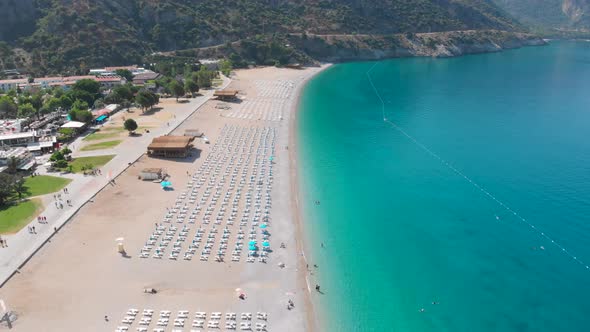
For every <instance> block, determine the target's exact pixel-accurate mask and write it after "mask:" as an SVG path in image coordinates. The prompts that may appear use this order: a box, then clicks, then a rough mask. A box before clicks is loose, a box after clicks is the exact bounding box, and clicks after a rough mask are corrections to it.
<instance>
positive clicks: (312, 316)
mask: <svg viewBox="0 0 590 332" xmlns="http://www.w3.org/2000/svg"><path fill="white" fill-rule="evenodd" d="M331 66H332V64H323V65H322V66H321V68H320V70H318V71H317V72H315V73H314V74H313V75H310V76H308V77H306V78H305V79H304V80H303V82H301V83H299V84H298V85H297V88H296V90H295V93H294V94H293V100H292V101H291V105H290V113H289V145H288V146H289V181H290V186H291V188H290V196H291V197H290V201H291V202H290V207H291V211H292V215H293V217H294V220H293V223H294V226H295V234H296V236H295V240H296V245H297V252H298V253H301V254H300V255H298V259H297V269H298V271H299V273H298V277H297V279H298V280H297V282H298V284H299V285H300V287H301V288H302V289H304V288H307V293H305V295H304V301H305V304H304V305H305V307H306V310H305V314H306V319H307V327H308V331H319V326H321V324H320V322H319V321H318V317H317V316H318V315H317V310H316V308H315V307H314V303H313V300H312V298H311V286H310V284H309V278H308V276H309V274H308V269H307V265H308V261H307V256H306V255H305V252H309V250H308V246H309V239H308V238H307V235H306V233H305V226H304V224H303V216H302V210H301V209H302V206H301V204H300V202H299V197H300V194H301V192H300V191H299V190H300V186H299V174H298V169H297V162H298V159H297V157H298V154H297V148H298V145H297V119H298V117H297V116H298V111H299V106H300V103H301V94H302V91H303V89H304V88H305V87H306V86H307V84H308V83H309V82H310V81H311V80H312V79H313V78H314V77H316V76H317V75H319V74H320V73H322V72H323V71H325V70H326V69H328V68H330V67H331Z"/></svg>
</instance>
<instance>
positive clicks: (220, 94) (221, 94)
mask: <svg viewBox="0 0 590 332" xmlns="http://www.w3.org/2000/svg"><path fill="white" fill-rule="evenodd" d="M213 96H214V97H215V98H217V99H219V100H225V101H229V100H235V99H237V97H238V90H217V91H215V93H213Z"/></svg>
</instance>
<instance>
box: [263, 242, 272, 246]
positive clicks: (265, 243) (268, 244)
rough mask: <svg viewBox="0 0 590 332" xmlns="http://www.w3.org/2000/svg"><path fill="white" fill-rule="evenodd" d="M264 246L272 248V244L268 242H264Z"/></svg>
mask: <svg viewBox="0 0 590 332" xmlns="http://www.w3.org/2000/svg"><path fill="white" fill-rule="evenodd" d="M262 245H263V246H264V247H270V243H269V242H268V241H264V242H262Z"/></svg>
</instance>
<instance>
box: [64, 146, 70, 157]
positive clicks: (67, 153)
mask: <svg viewBox="0 0 590 332" xmlns="http://www.w3.org/2000/svg"><path fill="white" fill-rule="evenodd" d="M61 153H62V154H63V155H64V157H65V156H67V155H69V154H71V153H72V150H70V148H68V147H67V146H66V147H65V148H63V149H61Z"/></svg>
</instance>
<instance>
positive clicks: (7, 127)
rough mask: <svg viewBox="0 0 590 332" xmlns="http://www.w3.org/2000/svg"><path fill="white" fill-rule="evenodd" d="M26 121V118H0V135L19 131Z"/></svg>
mask: <svg viewBox="0 0 590 332" xmlns="http://www.w3.org/2000/svg"><path fill="white" fill-rule="evenodd" d="M28 122H29V120H27V119H6V120H0V135H4V134H14V133H20V132H21V131H22V130H23V128H24V127H25V126H26V124H27V123H28Z"/></svg>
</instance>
